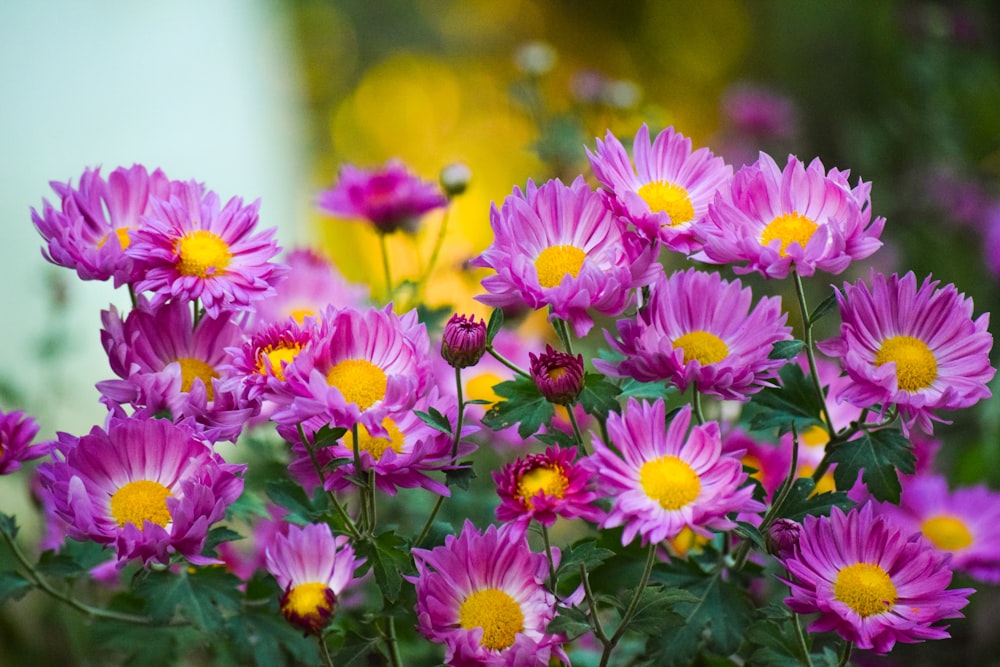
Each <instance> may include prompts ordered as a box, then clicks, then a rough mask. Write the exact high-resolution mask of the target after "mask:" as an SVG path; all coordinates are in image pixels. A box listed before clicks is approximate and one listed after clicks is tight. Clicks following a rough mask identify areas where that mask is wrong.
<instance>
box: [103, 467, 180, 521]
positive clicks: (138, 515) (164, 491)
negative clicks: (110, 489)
mask: <svg viewBox="0 0 1000 667" xmlns="http://www.w3.org/2000/svg"><path fill="white" fill-rule="evenodd" d="M171 495H172V494H171V493H170V489H168V488H167V487H165V486H163V485H162V484H160V483H159V482H154V481H152V480H148V479H140V480H136V481H134V482H129V483H128V484H126V485H125V486H123V487H121V488H120V489H118V490H117V491H115V493H114V495H112V496H111V517H112V518H113V519H114V520H115V521H117V522H118V526H119V527H120V528H124V527H125V524H127V523H131V524H135V526H136V527H137V528H139V529H140V530H141V529H142V527H143V526H144V525H145V523H146V522H147V521H150V522H152V523H155V524H156V525H157V526H166V525H167V524H168V523H170V519H171V517H170V510H169V509H168V508H167V498H168V497H169V496H171Z"/></svg>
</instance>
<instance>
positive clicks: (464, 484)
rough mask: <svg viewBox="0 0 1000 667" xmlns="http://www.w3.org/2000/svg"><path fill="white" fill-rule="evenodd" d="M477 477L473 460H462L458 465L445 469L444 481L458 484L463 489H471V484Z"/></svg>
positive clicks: (449, 484)
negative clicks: (473, 467)
mask: <svg viewBox="0 0 1000 667" xmlns="http://www.w3.org/2000/svg"><path fill="white" fill-rule="evenodd" d="M475 478H476V473H475V471H474V470H473V469H472V461H462V463H461V465H459V466H458V467H456V468H449V469H448V470H445V471H444V483H445V484H447V485H448V486H457V487H458V488H460V489H462V490H463V491H468V490H469V486H470V485H471V484H472V480H474V479H475Z"/></svg>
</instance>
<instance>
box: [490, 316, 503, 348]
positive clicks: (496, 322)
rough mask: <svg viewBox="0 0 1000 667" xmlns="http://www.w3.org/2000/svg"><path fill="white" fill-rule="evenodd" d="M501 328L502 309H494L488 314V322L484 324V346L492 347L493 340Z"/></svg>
mask: <svg viewBox="0 0 1000 667" xmlns="http://www.w3.org/2000/svg"><path fill="white" fill-rule="evenodd" d="M502 328H503V309H501V308H494V309H493V312H492V313H490V321H489V322H487V323H486V344H487V345H492V344H493V339H494V338H496V336H497V334H498V333H500V329H502Z"/></svg>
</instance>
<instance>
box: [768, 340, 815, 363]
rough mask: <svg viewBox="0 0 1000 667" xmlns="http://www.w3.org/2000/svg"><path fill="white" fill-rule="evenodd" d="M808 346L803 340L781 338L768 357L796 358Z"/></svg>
mask: <svg viewBox="0 0 1000 667" xmlns="http://www.w3.org/2000/svg"><path fill="white" fill-rule="evenodd" d="M805 346H806V344H805V343H803V342H802V341H801V340H779V341H777V342H775V344H774V347H772V348H771V353H770V354H769V355H767V358H768V359H794V358H795V357H797V356H799V352H801V351H802V348H804V347H805Z"/></svg>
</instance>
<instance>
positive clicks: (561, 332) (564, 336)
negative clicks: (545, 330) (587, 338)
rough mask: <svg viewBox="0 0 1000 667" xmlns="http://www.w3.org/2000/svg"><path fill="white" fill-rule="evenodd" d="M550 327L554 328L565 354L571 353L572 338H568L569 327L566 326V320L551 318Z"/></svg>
mask: <svg viewBox="0 0 1000 667" xmlns="http://www.w3.org/2000/svg"><path fill="white" fill-rule="evenodd" d="M552 328H553V329H555V330H556V335H557V336H559V340H560V341H562V345H563V349H564V350H566V354H573V339H572V338H570V335H569V328H568V327H567V326H566V320H561V319H559V318H556V319H554V320H552Z"/></svg>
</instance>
